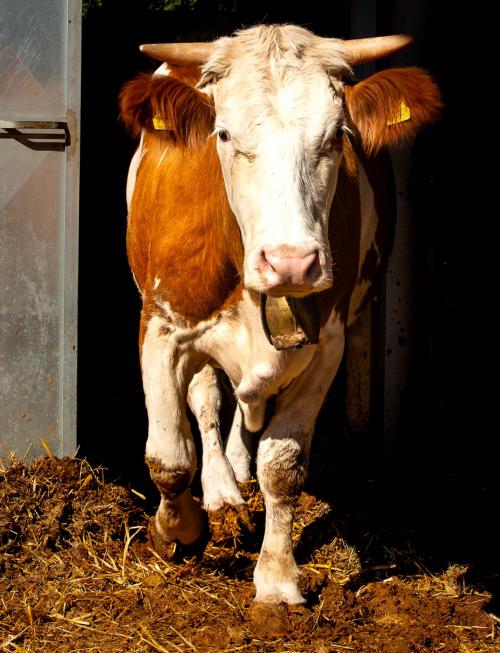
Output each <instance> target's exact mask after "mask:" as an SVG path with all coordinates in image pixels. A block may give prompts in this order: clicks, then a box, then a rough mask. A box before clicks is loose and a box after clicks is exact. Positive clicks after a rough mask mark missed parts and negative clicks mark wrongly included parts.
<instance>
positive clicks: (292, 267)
mask: <svg viewBox="0 0 500 653" xmlns="http://www.w3.org/2000/svg"><path fill="white" fill-rule="evenodd" d="M283 253H285V252H282V251H280V250H274V251H273V250H271V251H263V252H262V265H261V272H263V273H264V274H265V275H266V274H267V275H269V274H270V275H272V276H273V277H275V280H274V283H280V284H283V283H286V284H291V285H303V284H308V285H309V284H312V283H313V282H314V281H315V280H316V279H317V278H318V277H319V276H320V274H321V265H320V262H319V254H318V251H317V250H314V251H313V252H309V253H308V254H305V255H303V256H290V255H289V251H287V252H286V253H285V254H286V255H285V256H283ZM269 281H271V279H269Z"/></svg>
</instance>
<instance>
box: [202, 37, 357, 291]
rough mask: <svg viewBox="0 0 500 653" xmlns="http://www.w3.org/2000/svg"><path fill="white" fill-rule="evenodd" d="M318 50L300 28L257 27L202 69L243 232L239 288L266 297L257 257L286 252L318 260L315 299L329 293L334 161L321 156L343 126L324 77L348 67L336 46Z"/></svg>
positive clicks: (334, 84) (222, 47) (334, 81)
mask: <svg viewBox="0 0 500 653" xmlns="http://www.w3.org/2000/svg"><path fill="white" fill-rule="evenodd" d="M238 39H240V40H239V41H238ZM323 45H324V44H323V40H322V39H319V38H318V37H315V36H314V35H312V34H311V33H310V32H308V31H307V30H303V29H301V28H297V27H293V26H286V25H285V26H281V27H280V26H268V27H266V26H261V27H258V28H253V29H250V30H246V31H245V32H241V33H240V34H239V35H238V36H237V37H236V38H235V39H232V40H229V41H228V39H220V40H219V41H217V42H215V52H214V54H213V56H212V57H211V59H210V60H209V61H208V62H207V64H206V65H205V66H204V69H203V70H204V74H203V77H202V81H201V87H202V88H204V89H205V91H206V92H207V93H211V94H212V95H213V98H214V102H215V110H216V129H215V131H216V133H220V132H221V131H222V130H225V131H227V132H229V134H230V135H231V140H230V141H228V142H223V141H222V140H221V139H218V141H217V149H218V153H219V158H220V161H221V167H222V173H223V176H224V182H225V185H226V190H227V196H228V199H229V203H230V205H231V208H232V210H233V212H234V214H235V216H236V219H237V221H238V224H239V226H240V229H241V235H242V239H243V245H244V250H245V257H244V280H245V286H246V287H247V288H251V289H253V290H256V291H258V292H266V291H267V290H268V289H269V282H268V280H266V278H265V276H264V275H263V273H262V270H261V269H260V265H259V261H260V260H261V257H262V252H268V251H273V250H277V249H280V248H283V247H285V248H288V250H289V251H292V252H293V256H295V257H302V256H305V255H307V254H309V253H311V252H314V251H317V252H318V257H319V263H320V268H321V273H320V275H319V277H318V278H317V279H316V280H315V281H314V285H313V289H314V290H315V291H321V290H324V289H325V288H328V287H329V286H330V285H331V283H332V274H331V252H330V247H329V242H328V214H329V209H330V204H331V200H332V198H333V194H334V191H335V187H336V183H337V173H338V166H339V163H340V157H339V153H338V151H337V150H336V149H331V150H328V151H326V150H325V149H324V146H325V143H328V141H329V139H330V138H331V137H332V135H333V134H334V132H335V131H336V130H337V128H340V127H343V126H344V116H343V113H342V83H341V82H340V80H339V79H338V78H334V77H332V74H331V71H332V69H335V70H337V71H345V70H346V69H347V68H348V67H347V64H346V62H345V60H344V59H343V58H342V55H341V50H340V48H338V47H337V48H336V47H335V43H334V42H332V43H331V44H330V48H329V50H328V51H327V50H326V49H325V50H324V49H323ZM243 51H244V53H245V56H243V54H242V53H243ZM327 52H328V53H329V54H328V56H327ZM255 57H256V58H255ZM236 63H237V65H235V64H236ZM214 80H215V81H216V83H214ZM207 82H210V83H208V84H207ZM242 88H244V89H245V92H244V93H242V92H241V89H242ZM297 292H298V291H297ZM287 294H290V295H293V294H294V290H293V288H292V289H290V291H289V292H288V293H287ZM298 294H299V293H298Z"/></svg>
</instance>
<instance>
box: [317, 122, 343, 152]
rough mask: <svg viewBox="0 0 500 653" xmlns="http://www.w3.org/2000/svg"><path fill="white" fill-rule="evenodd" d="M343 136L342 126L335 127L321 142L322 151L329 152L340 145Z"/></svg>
mask: <svg viewBox="0 0 500 653" xmlns="http://www.w3.org/2000/svg"><path fill="white" fill-rule="evenodd" d="M342 136H343V130H342V127H337V129H336V130H335V131H334V132H333V134H332V135H331V136H330V137H329V138H328V140H326V141H325V142H324V143H323V147H322V153H323V154H331V153H332V152H333V150H335V149H337V148H339V147H340V144H341V141H342Z"/></svg>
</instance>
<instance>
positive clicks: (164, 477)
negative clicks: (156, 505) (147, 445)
mask: <svg viewBox="0 0 500 653" xmlns="http://www.w3.org/2000/svg"><path fill="white" fill-rule="evenodd" d="M146 463H147V465H148V467H149V473H150V475H151V479H152V481H153V482H154V484H155V485H156V487H157V488H158V490H159V491H160V493H161V495H162V497H165V498H166V499H176V498H177V497H179V496H180V495H181V494H182V493H183V492H184V491H185V490H187V488H188V487H189V485H190V483H191V476H192V471H191V469H190V466H189V465H187V464H186V465H175V466H173V467H169V466H168V465H166V464H165V463H164V462H163V461H162V460H160V459H159V458H152V457H149V456H147V457H146Z"/></svg>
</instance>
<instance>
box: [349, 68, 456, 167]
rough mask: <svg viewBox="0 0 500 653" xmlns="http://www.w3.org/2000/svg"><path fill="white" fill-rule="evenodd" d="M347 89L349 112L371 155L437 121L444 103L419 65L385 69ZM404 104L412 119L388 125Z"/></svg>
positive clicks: (409, 137)
mask: <svg viewBox="0 0 500 653" xmlns="http://www.w3.org/2000/svg"><path fill="white" fill-rule="evenodd" d="M344 91H345V102H346V107H347V111H348V114H349V116H350V119H351V121H352V123H353V125H354V128H355V130H356V131H357V132H358V134H359V136H360V140H361V145H362V147H363V149H364V151H365V152H366V153H367V154H368V155H371V154H375V153H376V152H378V151H379V150H380V149H381V148H383V147H386V146H395V145H400V144H402V143H404V142H405V141H407V140H409V139H411V138H412V137H413V136H415V134H416V133H417V132H418V131H419V130H420V129H422V127H424V126H425V125H428V124H430V123H432V122H434V121H435V120H437V118H438V117H439V113H440V110H441V108H442V106H443V103H442V100H441V94H440V92H439V89H438V87H437V85H436V83H435V82H434V80H433V79H432V77H431V76H430V75H429V74H428V73H427V72H425V71H424V70H421V69H420V68H391V69H389V70H384V71H382V72H379V73H377V74H376V75H372V76H371V77H369V78H368V79H365V80H364V81H362V82H359V83H358V84H356V85H355V86H345V89H344ZM401 103H403V104H404V105H405V106H407V107H408V108H409V112H410V118H409V119H408V120H404V121H402V122H396V123H395V124H387V123H388V122H391V121H392V120H393V119H394V118H395V116H397V115H398V112H399V110H400V106H401Z"/></svg>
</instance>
